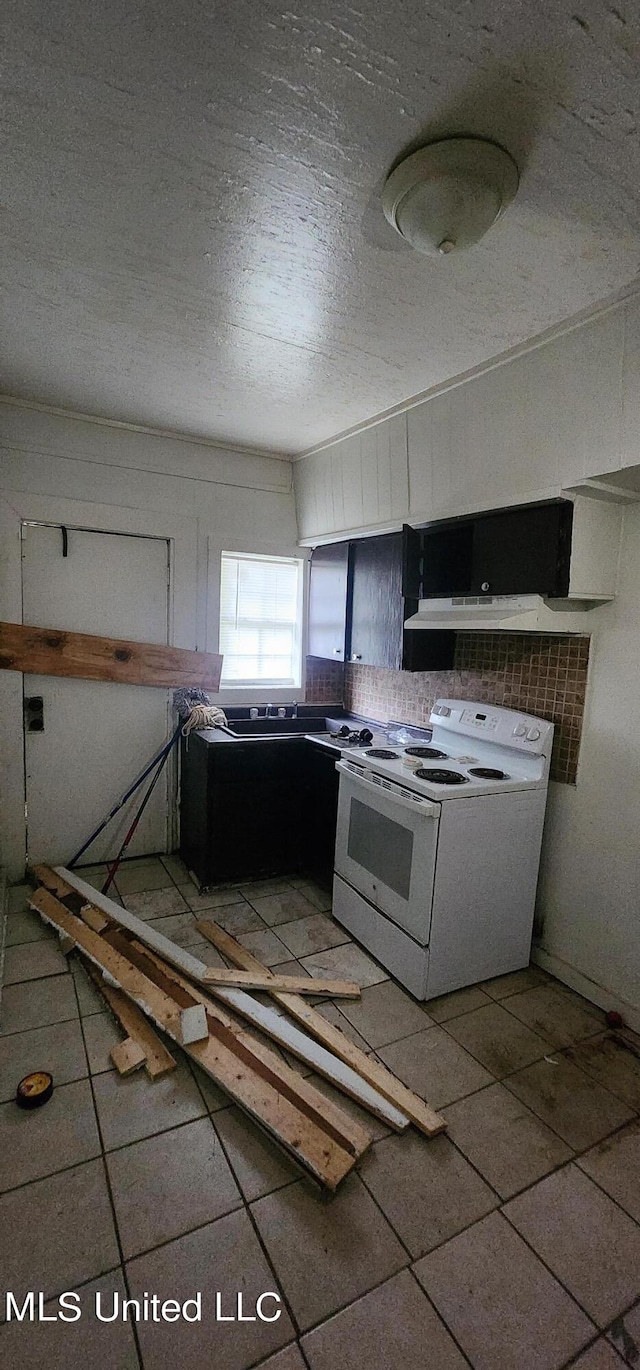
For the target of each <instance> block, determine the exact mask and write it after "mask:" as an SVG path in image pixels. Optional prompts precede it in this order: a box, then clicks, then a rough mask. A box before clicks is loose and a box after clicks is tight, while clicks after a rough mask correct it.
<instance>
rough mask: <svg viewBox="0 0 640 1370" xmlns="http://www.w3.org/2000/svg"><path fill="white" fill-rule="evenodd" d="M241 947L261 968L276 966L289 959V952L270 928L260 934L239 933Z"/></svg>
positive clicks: (264, 929) (263, 929)
mask: <svg viewBox="0 0 640 1370" xmlns="http://www.w3.org/2000/svg"><path fill="white" fill-rule="evenodd" d="M237 940H238V942H240V944H241V946H243V947H246V949H247V951H250V952H251V954H252V956H255V957H256V958H257V960H258V961H260V962H261V963H262V965H263V966H278V965H281V964H282V962H283V961H289V960H290V959H291V952H290V951H289V948H288V947H285V945H284V943H283V942H281V941H280V938H279V937H277V936H276V934H275V932H272V930H271V928H262V930H261V931H260V932H241V933H240V936H239V937H238V939H237Z"/></svg>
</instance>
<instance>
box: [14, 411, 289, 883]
mask: <svg viewBox="0 0 640 1370" xmlns="http://www.w3.org/2000/svg"><path fill="white" fill-rule="evenodd" d="M23 519H35V520H42V521H44V522H54V523H65V524H67V525H69V526H71V527H73V526H74V525H75V526H77V527H82V528H98V529H102V530H109V531H111V532H127V533H136V532H139V533H146V534H148V535H150V536H158V537H165V538H168V539H170V542H171V553H172V586H171V628H170V640H171V642H172V643H173V645H175V646H179V647H187V648H200V649H204V650H207V651H217V645H218V608H219V590H220V553H221V552H222V550H223V549H226V550H228V551H252V552H253V551H255V552H265V553H271V554H280V555H283V556H291V555H295V553H296V552H297V550H298V549H297V529H296V519H295V507H294V499H293V492H292V479H291V464H290V462H289V461H281V460H278V459H277V458H274V457H273V456H261V455H260V454H255V453H244V452H236V451H229V450H227V449H223V448H220V447H216V446H214V445H207V444H201V443H194V442H191V441H188V440H182V439H179V438H173V437H166V436H161V435H156V434H152V433H148V432H138V431H134V430H131V429H128V428H125V427H119V426H117V425H109V424H104V423H96V422H93V421H90V420H84V419H75V418H70V417H64V416H60V415H56V414H51V413H48V412H44V411H42V410H39V409H35V408H29V407H23V406H20V405H12V404H7V403H2V404H0V619H3V620H6V621H9V622H20V621H21V582H20V524H21V520H23ZM300 694H301V695H302V691H301V692H300ZM269 696H270V698H271V699H273V700H274V702H277V700H278V699H279V698H285V697H286V698H287V699H289V698H291V696H292V691H291V690H288V691H277V690H270V691H269ZM257 697H258V696H257V695H254V694H250V693H249V692H243V693H242V696H241V698H242V700H243V702H247V701H253V699H254V698H257ZM234 698H235V699H237V698H239V696H238V695H237V694H236V695H233V694H231V693H230V692H227V693H225V694H221V695H220V696H218V699H217V702H220V703H222V704H224V703H231V702H232V701H233V699H234ZM0 747H1V753H2V769H3V774H4V779H3V784H2V791H1V797H0V804H1V808H0V831H1V833H2V848H1V851H2V859H3V860H4V861H5V862H6V864H7V867H8V869H9V872H10V875H11V876H12V877H19V876H20V875H21V874H22V872H23V869H24V847H25V825H24V762H23V753H22V677H21V675H19V674H18V673H17V672H13V671H0Z"/></svg>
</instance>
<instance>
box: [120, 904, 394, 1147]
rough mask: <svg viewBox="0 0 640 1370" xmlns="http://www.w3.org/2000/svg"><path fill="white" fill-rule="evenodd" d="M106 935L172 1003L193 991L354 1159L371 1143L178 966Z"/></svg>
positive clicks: (264, 1072)
mask: <svg viewBox="0 0 640 1370" xmlns="http://www.w3.org/2000/svg"><path fill="white" fill-rule="evenodd" d="M108 940H109V943H110V945H112V946H114V947H116V948H117V949H118V950H121V951H122V954H123V955H124V954H126V956H127V957H128V958H130V959H131V961H132V963H133V965H135V966H138V967H139V969H140V970H142V971H143V973H144V974H145V975H146V976H148V977H149V978H150V979H151V978H153V979H155V982H156V983H157V984H158V985H160V986H161V987H162V988H163V989H164V990H165V992H167V993H171V994H175V995H176V998H177V1000H178V1002H180V996H181V994H182V993H185V994H186V995H188V996H189V997H192V996H194V995H196V996H197V997H198V1000H199V1002H200V1003H201V1004H202V1005H203V1006H204V1007H205V1008H206V1012H207V1017H208V1019H209V1029H210V1032H211V1033H212V1034H214V1035H216V1036H222V1038H223V1039H224V1040H230V1039H231V1040H233V1042H234V1043H235V1049H236V1050H237V1051H238V1054H239V1055H240V1056H241V1057H242V1058H243V1059H246V1060H250V1061H251V1063H252V1065H253V1069H254V1070H255V1071H256V1073H257V1074H258V1075H260V1076H261V1077H263V1078H265V1079H269V1081H270V1082H271V1083H273V1084H275V1085H276V1087H277V1088H278V1089H279V1090H280V1091H281V1092H282V1093H284V1095H285V1096H286V1097H287V1098H289V1099H290V1100H291V1101H292V1102H295V1103H296V1105H297V1106H298V1107H299V1108H301V1109H302V1110H303V1111H304V1112H305V1113H307V1114H308V1116H309V1117H311V1118H313V1119H314V1120H315V1121H316V1122H319V1124H320V1126H322V1127H323V1128H327V1129H328V1130H329V1132H330V1134H331V1135H332V1136H333V1137H334V1139H335V1140H336V1141H337V1142H338V1143H339V1145H340V1146H343V1147H345V1148H346V1149H347V1150H348V1151H350V1152H351V1153H352V1155H353V1156H354V1157H356V1158H359V1157H360V1156H362V1155H363V1154H364V1152H365V1151H366V1150H367V1149H368V1147H369V1146H370V1145H371V1141H372V1138H371V1135H370V1133H368V1132H367V1131H366V1130H365V1129H364V1128H363V1127H361V1126H360V1124H359V1123H357V1122H355V1121H354V1120H353V1119H351V1118H350V1117H348V1115H347V1114H346V1113H344V1111H343V1110H342V1109H340V1108H338V1107H337V1106H336V1105H335V1104H334V1103H332V1102H331V1100H329V1099H327V1098H326V1096H325V1095H324V1094H321V1093H320V1091H319V1090H317V1089H316V1088H315V1087H314V1086H313V1085H311V1084H310V1083H309V1082H308V1081H307V1080H305V1079H304V1078H303V1076H302V1075H299V1074H298V1073H297V1071H295V1070H292V1069H291V1067H290V1066H288V1065H287V1064H286V1062H285V1061H283V1060H282V1059H281V1058H280V1057H279V1056H277V1055H276V1054H275V1052H274V1051H272V1050H271V1049H270V1048H269V1047H268V1046H266V1045H265V1044H264V1043H262V1042H260V1041H258V1040H257V1039H256V1038H255V1037H254V1036H253V1035H252V1034H251V1033H248V1032H247V1031H246V1030H245V1029H244V1028H243V1027H242V1025H241V1024H239V1023H237V1022H236V1021H235V1020H234V1019H233V1018H230V1017H229V1014H228V1013H225V1011H224V1009H223V1008H222V1007H221V1005H220V1004H219V1003H216V1002H215V1001H214V1000H213V999H211V998H209V996H208V995H206V994H204V993H203V991H202V990H201V989H200V988H199V987H197V986H195V985H192V984H190V983H189V981H187V980H185V979H184V977H183V976H181V975H180V974H179V972H178V971H176V970H174V969H173V968H172V967H171V966H167V965H166V964H165V962H163V961H162V960H161V959H160V957H158V956H156V955H155V954H154V953H153V952H152V951H150V950H149V948H148V947H145V946H143V944H142V943H141V942H137V941H136V939H135V938H134V939H132V940H128V939H127V937H126V934H124V933H120V932H117V931H112V932H110V933H109V937H108Z"/></svg>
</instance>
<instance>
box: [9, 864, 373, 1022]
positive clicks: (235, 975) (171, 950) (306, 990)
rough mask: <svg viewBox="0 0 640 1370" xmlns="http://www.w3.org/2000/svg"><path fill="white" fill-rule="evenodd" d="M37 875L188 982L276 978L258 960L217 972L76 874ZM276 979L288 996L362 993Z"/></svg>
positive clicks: (344, 986)
mask: <svg viewBox="0 0 640 1370" xmlns="http://www.w3.org/2000/svg"><path fill="white" fill-rule="evenodd" d="M34 873H35V875H36V876H37V878H38V880H39V881H40V882H41V884H43V885H45V886H46V887H47V889H51V888H52V883H53V882H54V881H55V882H56V884H57V888H58V889H59V888H60V886H59V883H57V882H59V881H60V880H62V881H63V883H64V885H66V886H67V888H68V887H70V888H71V890H72V891H74V890H75V891H76V893H78V894H81V895H83V896H84V898H85V900H86V902H87V903H88V904H92V905H93V906H94V907H95V908H97V909H99V910H100V911H101V912H103V913H106V914H107V916H108V917H109V918H110V919H112V920H113V922H115V923H118V924H120V926H121V927H123V928H126V929H127V931H128V932H132V933H133V934H134V936H135V937H137V938H139V940H140V941H141V942H144V943H145V946H147V947H150V948H151V950H152V951H155V952H156V953H157V954H158V956H161V957H162V959H163V960H164V961H169V962H170V964H171V965H172V966H175V967H176V969H177V970H179V971H180V973H181V974H182V975H186V976H187V977H188V979H189V980H195V981H197V982H198V984H202V985H207V984H220V985H234V986H235V987H236V988H238V989H256V990H267V991H269V990H270V989H271V984H272V981H273V975H272V974H271V973H270V972H268V971H267V970H266V969H265V967H264V966H262V965H260V962H259V961H256V963H255V966H253V967H252V968H251V970H250V971H247V970H240V971H238V970H225V969H221V970H218V968H217V967H213V966H207V965H206V964H205V962H204V961H200V960H199V959H198V957H197V956H194V955H193V954H192V952H190V951H186V950H185V949H184V948H183V947H179V946H177V945H176V943H175V942H171V941H170V940H169V938H168V937H164V936H163V934H162V933H161V932H156V930H155V928H151V927H149V924H148V923H145V922H144V921H143V919H142V918H136V916H135V914H134V913H130V912H129V910H128V909H123V908H121V907H120V905H119V904H116V903H115V901H114V900H113V899H109V897H108V895H106V894H101V893H100V892H99V891H98V890H94V889H93V887H92V886H91V885H88V884H87V883H86V881H85V880H82V879H81V877H80V876H79V875H76V873H75V871H69V870H66V869H65V867H64V866H56V867H55V870H53V871H51V870H50V868H49V867H47V866H37V867H36V869H35V872H34ZM256 967H257V969H256ZM276 978H279V979H280V981H281V984H280V988H282V989H283V990H286V991H287V992H288V993H298V994H327V995H330V996H331V998H334V999H335V998H343V999H359V998H360V994H361V990H360V986H359V985H356V984H351V983H349V981H344V980H315V979H314V980H310V979H309V977H308V976H305V977H304V979H303V978H300V977H295V978H293V977H289V976H286V977H285V976H280V977H276Z"/></svg>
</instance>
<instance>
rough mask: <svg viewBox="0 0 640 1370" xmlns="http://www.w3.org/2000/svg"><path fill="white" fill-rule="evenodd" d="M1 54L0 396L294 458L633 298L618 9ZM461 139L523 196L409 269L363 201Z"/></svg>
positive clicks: (145, 8)
mask: <svg viewBox="0 0 640 1370" xmlns="http://www.w3.org/2000/svg"><path fill="white" fill-rule="evenodd" d="M3 46H4V59H3V67H2V76H1V82H2V95H3V101H2V104H3V115H2V117H3V171H2V177H1V179H0V211H1V213H2V240H3V241H2V253H1V261H0V273H1V280H2V286H3V299H2V313H3V348H4V359H3V374H2V389H4V390H5V391H8V392H10V393H13V394H16V395H22V396H25V397H28V398H33V399H37V400H40V401H44V402H47V403H50V404H55V405H61V406H67V407H70V408H74V409H78V410H83V411H85V412H89V413H93V414H98V415H103V416H106V417H109V418H118V419H124V420H129V421H132V422H136V423H144V424H152V425H155V426H158V427H162V428H171V429H178V430H182V431H184V432H188V433H192V434H197V435H207V436H209V437H213V438H219V439H220V440H226V441H231V442H235V443H240V444H246V445H253V446H258V447H262V448H264V447H268V448H273V449H277V450H279V451H282V452H295V451H299V450H300V449H302V448H305V447H307V446H310V445H312V444H314V443H316V442H319V441H321V440H322V439H325V438H328V437H330V436H332V435H333V434H335V433H337V432H339V431H340V430H342V429H344V428H347V427H349V426H351V425H353V424H356V423H358V422H360V421H362V420H364V419H366V418H369V417H371V416H372V415H374V414H376V413H378V412H380V411H381V410H384V409H386V408H388V407H390V406H392V405H394V404H397V403H399V402H401V401H402V400H404V399H406V398H408V397H409V396H411V395H414V394H416V393H418V392H419V391H421V390H423V389H425V388H427V387H428V386H431V385H433V384H435V383H437V382H439V381H442V380H445V379H447V378H450V377H451V376H453V375H456V374H458V373H459V372H461V371H463V370H466V369H467V368H469V367H472V366H474V365H476V364H478V363H479V362H481V361H483V360H485V359H487V358H488V357H491V356H494V355H495V354H496V353H499V352H501V351H503V350H504V349H506V348H508V347H510V346H512V345H514V344H517V343H519V342H521V341H523V340H524V339H526V338H528V337H531V336H533V335H535V334H537V333H539V332H540V331H541V330H543V329H545V328H547V327H548V326H549V325H551V324H553V323H555V322H557V321H558V320H561V319H563V318H567V317H569V316H571V315H573V314H574V313H576V312H578V311H580V310H583V309H585V308H587V307H588V306H590V305H591V304H592V303H594V302H595V301H597V300H600V299H603V298H605V297H607V296H608V295H610V294H611V293H612V292H614V291H616V290H617V289H619V288H620V287H623V286H626V285H627V284H628V283H629V282H630V281H631V280H632V279H633V278H634V277H635V276H636V274H637V271H638V263H639V259H640V219H639V215H638V203H639V196H640V190H639V187H640V141H639V139H638V123H639V107H640V82H639V81H638V71H639V60H640V10H639V7H638V4H637V3H634V4H633V5H632V4H631V3H628V0H615V3H601V0H566V2H565V0H536V3H532V0H504V3H499V0H431V3H429V0H427V3H424V0H396V3H387V4H384V3H383V4H381V3H380V0H360V3H359V4H358V5H357V6H350V5H348V4H340V3H336V0H313V3H311V0H300V3H296V0H294V7H293V8H291V9H284V8H283V7H282V6H281V5H278V4H275V3H271V2H270V0H226V3H224V4H216V3H213V2H212V0H209V3H204V0H178V3H176V0H171V3H169V0H155V3H147V4H145V3H142V4H138V5H135V6H134V5H133V4H132V3H131V0H66V2H65V0H57V2H56V3H55V4H51V2H50V0H47V2H46V3H45V2H44V0H14V2H13V3H9V4H7V5H6V6H5V8H4V11H3ZM455 132H465V133H477V134H482V135H484V136H486V137H490V138H494V139H496V140H497V141H500V142H502V143H504V145H505V146H506V147H507V148H508V149H509V150H510V152H511V153H512V155H513V156H514V157H515V159H516V160H517V162H518V163H519V166H520V169H521V184H520V190H519V193H518V196H517V199H516V201H515V203H514V204H513V205H512V206H511V208H510V209H509V211H508V213H507V214H506V215H505V216H504V218H503V219H502V220H501V221H500V223H499V224H498V225H497V226H496V227H495V229H494V230H493V231H492V232H491V233H490V235H489V236H488V237H487V238H486V239H485V240H484V241H483V243H481V244H480V245H478V246H477V247H475V248H474V249H472V250H470V251H469V252H468V253H466V254H464V253H463V254H460V255H459V256H454V257H450V258H445V259H442V260H434V259H429V258H421V257H418V256H416V255H415V254H414V253H413V252H412V251H411V250H410V249H409V248H408V247H406V245H404V244H403V243H402V242H401V241H400V240H399V239H398V238H397V237H396V235H395V234H394V233H393V230H392V229H391V228H389V227H388V225H387V224H386V222H385V220H384V219H383V217H382V211H381V208H380V191H381V187H382V184H383V181H384V178H385V175H386V174H387V172H388V170H389V168H390V167H391V166H392V165H393V163H394V162H395V161H396V160H397V159H398V158H399V156H400V154H401V153H402V152H404V151H405V150H408V149H410V148H412V147H413V146H415V145H416V143H419V142H420V141H424V140H425V139H427V138H430V137H433V136H437V135H439V134H441V133H455Z"/></svg>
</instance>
